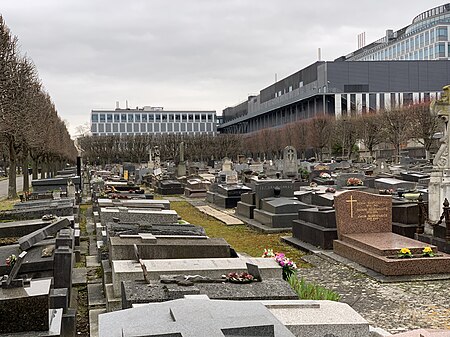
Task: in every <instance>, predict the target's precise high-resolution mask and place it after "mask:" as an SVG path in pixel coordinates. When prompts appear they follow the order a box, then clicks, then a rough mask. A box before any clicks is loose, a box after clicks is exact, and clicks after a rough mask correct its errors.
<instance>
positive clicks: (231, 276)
mask: <svg viewBox="0 0 450 337" xmlns="http://www.w3.org/2000/svg"><path fill="white" fill-rule="evenodd" d="M225 278H226V280H227V281H228V282H231V283H250V282H253V281H255V278H254V277H253V275H251V274H249V273H247V272H242V273H228V274H227V275H226V276H225Z"/></svg>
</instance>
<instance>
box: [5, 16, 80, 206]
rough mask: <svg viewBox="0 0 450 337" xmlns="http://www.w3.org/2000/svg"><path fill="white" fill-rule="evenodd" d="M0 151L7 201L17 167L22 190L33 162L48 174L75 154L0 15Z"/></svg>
mask: <svg viewBox="0 0 450 337" xmlns="http://www.w3.org/2000/svg"><path fill="white" fill-rule="evenodd" d="M0 152H2V154H3V156H4V157H5V158H6V161H7V166H8V167H9V170H8V171H9V186H8V197H9V198H14V197H15V196H16V195H17V191H16V169H17V166H18V165H19V166H21V167H22V170H23V172H24V175H23V177H24V184H23V185H24V186H23V189H24V191H27V190H28V189H29V181H28V174H27V172H28V166H29V165H31V163H33V165H34V168H35V170H33V175H34V178H37V166H38V165H41V166H45V167H46V168H47V172H53V171H55V170H56V169H57V168H60V167H61V166H62V165H63V164H64V163H66V162H74V161H75V160H76V156H77V150H76V148H75V146H74V144H73V141H72V140H71V139H70V135H69V133H68V131H67V128H66V125H65V124H64V122H63V121H62V120H61V118H60V117H59V116H58V113H57V111H56V108H55V105H54V103H53V101H52V99H51V97H50V95H49V94H48V93H47V92H46V91H45V90H44V88H43V85H42V83H41V80H40V79H39V76H38V73H37V70H36V67H35V65H34V64H33V62H32V61H31V60H30V59H29V58H28V57H27V56H25V55H22V54H21V53H20V51H19V47H18V39H17V37H16V36H14V35H12V34H11V32H10V30H9V28H8V27H7V25H6V24H5V21H4V19H3V17H2V16H1V15H0Z"/></svg>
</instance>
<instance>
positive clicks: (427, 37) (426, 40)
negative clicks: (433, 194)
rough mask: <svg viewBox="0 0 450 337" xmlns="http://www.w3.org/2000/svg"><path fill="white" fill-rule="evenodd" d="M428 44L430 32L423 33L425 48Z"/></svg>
mask: <svg viewBox="0 0 450 337" xmlns="http://www.w3.org/2000/svg"><path fill="white" fill-rule="evenodd" d="M429 44H430V32H429V31H426V32H425V46H428V45H429Z"/></svg>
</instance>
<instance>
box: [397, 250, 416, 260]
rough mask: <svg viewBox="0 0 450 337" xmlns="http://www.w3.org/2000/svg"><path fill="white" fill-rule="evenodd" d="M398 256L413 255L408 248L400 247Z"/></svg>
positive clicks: (406, 256) (407, 256)
mask: <svg viewBox="0 0 450 337" xmlns="http://www.w3.org/2000/svg"><path fill="white" fill-rule="evenodd" d="M397 256H398V257H400V258H409V257H413V255H412V254H411V251H410V250H409V249H408V248H402V249H400V251H399V252H398V255H397Z"/></svg>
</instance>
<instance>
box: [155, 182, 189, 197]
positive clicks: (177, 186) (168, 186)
mask: <svg viewBox="0 0 450 337" xmlns="http://www.w3.org/2000/svg"><path fill="white" fill-rule="evenodd" d="M156 193H159V194H161V195H171V194H183V193H184V187H183V185H182V184H181V183H180V182H179V181H177V180H161V181H159V182H158V185H157V188H156Z"/></svg>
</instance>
